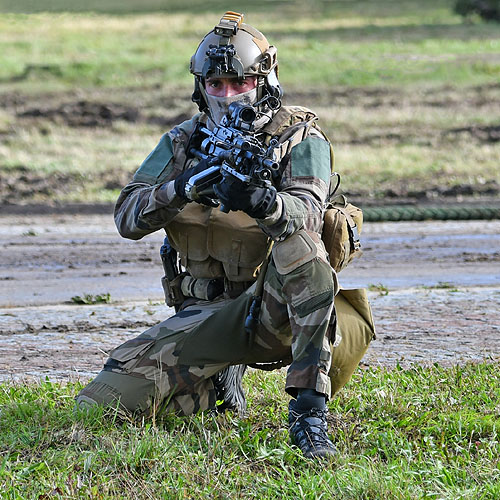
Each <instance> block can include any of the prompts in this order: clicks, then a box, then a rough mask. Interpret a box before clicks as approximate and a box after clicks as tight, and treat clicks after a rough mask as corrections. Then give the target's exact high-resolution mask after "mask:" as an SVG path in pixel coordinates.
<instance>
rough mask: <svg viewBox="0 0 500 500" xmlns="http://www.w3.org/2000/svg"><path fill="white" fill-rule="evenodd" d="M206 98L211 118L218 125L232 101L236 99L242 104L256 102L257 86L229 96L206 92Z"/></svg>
mask: <svg viewBox="0 0 500 500" xmlns="http://www.w3.org/2000/svg"><path fill="white" fill-rule="evenodd" d="M206 98H207V102H208V107H209V109H210V116H211V118H212V120H213V121H214V122H215V124H216V125H220V122H221V120H222V117H224V116H225V115H226V114H227V112H228V110H229V105H230V104H232V103H233V102H236V101H238V102H241V103H243V104H255V103H256V102H257V88H254V89H252V90H249V91H248V92H242V93H241V94H237V95H233V96H230V97H216V96H213V95H208V94H207V96H206Z"/></svg>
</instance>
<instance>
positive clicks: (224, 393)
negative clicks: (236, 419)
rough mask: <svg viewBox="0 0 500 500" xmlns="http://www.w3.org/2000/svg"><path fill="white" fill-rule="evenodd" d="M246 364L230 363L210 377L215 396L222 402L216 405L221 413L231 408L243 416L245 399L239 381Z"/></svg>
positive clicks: (245, 408) (245, 404)
mask: <svg viewBox="0 0 500 500" xmlns="http://www.w3.org/2000/svg"><path fill="white" fill-rule="evenodd" d="M246 369H247V365H230V366H228V367H227V368H224V370H222V371H220V372H219V373H217V374H216V375H214V376H213V377H212V380H213V382H214V388H215V397H216V399H217V401H222V404H220V405H218V406H217V411H219V412H221V413H223V412H225V411H226V410H232V411H234V412H236V413H238V415H239V416H240V417H244V416H245V412H246V410H247V401H246V399H245V393H244V392H243V386H242V385H241V381H242V380H243V375H244V373H245V371H246Z"/></svg>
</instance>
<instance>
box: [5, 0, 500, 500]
mask: <svg viewBox="0 0 500 500" xmlns="http://www.w3.org/2000/svg"><path fill="white" fill-rule="evenodd" d="M453 4H454V2H452V1H451V0H432V1H431V0H421V1H417V0H411V1H410V0H399V1H395V0H378V1H373V0H370V1H368V0H366V1H362V0H360V1H342V0H337V1H335V0H316V1H313V0H300V1H299V0H290V1H280V0H268V1H263V0H254V1H253V2H251V3H250V2H243V1H240V0H234V1H233V2H231V4H230V5H229V4H228V3H227V2H219V1H202V0H191V1H190V2H185V1H184V2H181V1H180V0H168V1H167V0H164V1H161V0H143V1H133V0H121V1H118V0H99V1H97V0H87V1H86V2H76V1H74V0H52V1H50V0H38V1H35V0H32V1H29V0H16V1H13V0H0V210H1V209H2V206H4V207H5V205H6V204H8V203H11V204H12V203H16V204H19V203H21V204H22V203H32V202H42V203H52V202H54V201H58V202H67V201H79V202H82V201H84V202H89V203H95V202H102V201H105V202H106V201H109V202H110V201H113V200H114V199H116V196H117V193H118V191H119V189H120V188H121V187H122V186H123V185H124V184H125V183H126V182H127V181H128V179H129V178H130V176H131V174H132V172H133V171H134V170H135V169H136V168H137V166H138V165H139V164H140V162H141V161H142V159H143V158H144V157H145V156H146V155H147V154H148V153H149V151H150V150H151V149H152V148H153V147H154V145H155V144H156V142H157V141H158V139H159V137H160V136H161V134H162V133H163V132H164V131H165V130H168V129H169V128H170V127H171V126H173V125H174V124H175V123H177V122H179V121H180V120H182V119H185V118H187V117H189V116H190V115H191V114H192V113H193V112H194V111H195V108H194V105H193V104H192V103H191V102H190V100H189V96H190V92H191V86H192V79H191V77H190V75H189V73H188V64H189V58H190V56H191V55H192V54H193V52H194V50H195V48H196V45H197V43H198V41H199V39H200V38H201V36H203V34H205V33H206V31H208V30H209V29H210V28H211V27H212V26H213V25H214V24H215V23H216V22H217V21H218V19H219V17H220V16H221V14H222V13H223V12H224V11H225V10H227V9H228V8H231V9H233V10H240V11H243V12H245V14H246V16H247V17H246V19H247V20H248V22H250V23H251V24H254V25H255V26H257V27H259V28H260V29H261V30H262V31H263V32H264V33H266V35H267V36H268V38H269V39H270V41H271V42H272V43H273V44H275V45H277V46H278V47H279V57H280V79H281V81H282V84H283V85H284V87H285V91H286V99H287V102H288V103H294V104H302V105H306V106H309V107H311V108H313V109H315V110H316V111H317V112H318V113H319V114H320V117H321V123H322V125H323V128H324V129H325V131H326V132H327V133H328V134H329V135H330V137H331V138H332V140H333V142H334V144H335V148H336V152H337V166H338V170H339V171H340V172H341V173H342V177H343V186H344V190H347V191H348V192H350V193H351V194H352V195H353V196H356V197H358V198H359V200H361V204H363V203H368V202H373V201H376V200H379V201H382V202H387V201H388V200H389V201H392V200H394V199H398V198H404V199H406V200H408V199H410V200H418V201H419V202H426V201H436V200H437V201H439V202H442V201H443V200H445V199H447V198H453V199H457V197H460V196H462V197H463V196H473V197H487V196H492V197H497V196H498V192H499V183H500V169H499V168H498V167H499V164H500V148H499V147H498V141H499V140H500V121H499V117H500V84H499V83H498V82H499V81H500V30H499V27H498V25H496V24H488V23H477V22H475V20H474V19H472V20H471V22H467V23H464V21H463V20H462V18H461V17H460V16H459V15H457V14H455V13H454V12H453ZM498 373H499V366H498V363H494V364H482V365H466V366H460V365H458V366H456V367H453V368H440V367H437V366H434V367H415V368H414V369H410V370H402V369H397V370H394V371H386V370H382V369H368V370H364V371H361V370H360V371H358V372H357V374H356V376H355V378H354V380H353V381H352V382H351V383H350V384H349V385H348V386H347V388H346V390H345V391H344V392H343V393H342V394H341V396H340V397H339V398H338V399H335V400H334V401H332V402H331V403H330V404H329V405H330V422H329V424H330V429H331V431H332V437H333V439H334V441H335V444H336V446H337V447H338V449H339V456H338V459H337V460H335V461H334V462H333V463H328V464H315V463H310V462H308V461H306V460H304V459H303V458H302V457H301V456H300V454H299V453H298V452H297V450H296V449H294V448H293V447H291V446H290V445H289V444H288V436H287V431H286V427H285V421H286V397H285V396H284V394H283V390H282V388H283V374H282V373H271V374H263V373H262V372H255V371H252V372H251V373H250V374H249V376H248V377H247V378H246V379H245V384H246V389H247V392H248V399H249V408H250V410H249V416H248V418H247V419H244V420H238V419H236V418H233V417H232V416H231V415H228V416H224V417H217V418H215V417H213V416H208V415H199V416H195V417H192V418H187V419H178V418H176V417H164V418H161V417H158V418H156V419H154V420H153V422H151V423H146V422H144V423H141V422H139V423H132V422H125V423H119V422H118V420H117V419H116V418H115V416H114V415H113V414H107V415H106V417H107V418H103V415H102V412H99V411H97V412H95V413H92V414H90V415H79V414H75V413H74V412H73V397H74V395H75V394H76V392H77V391H78V390H79V387H81V384H80V382H77V383H74V384H73V383H72V384H56V383H52V382H50V381H45V382H42V383H40V384H38V385H33V384H25V385H24V384H16V383H4V384H1V385H0V491H1V492H2V493H1V496H2V498H9V499H10V498H12V499H19V498H37V499H45V498H50V497H56V498H57V497H59V498H252V497H254V498H259V499H261V498H311V499H317V498H345V499H356V500H357V499H375V498H384V499H413V498H415V499H416V498H419V499H420V498H429V499H430V498H432V499H441V498H449V499H454V500H455V499H459V498H468V499H474V500H476V499H496V498H499V497H500V445H499V439H498V435H499V418H500V407H499V403H498V402H499V400H500V389H499V387H500V383H499V382H500V381H499V379H498Z"/></svg>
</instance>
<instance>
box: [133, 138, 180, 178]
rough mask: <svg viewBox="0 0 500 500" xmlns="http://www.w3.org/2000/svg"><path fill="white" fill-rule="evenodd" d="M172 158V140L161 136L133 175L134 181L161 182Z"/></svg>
mask: <svg viewBox="0 0 500 500" xmlns="http://www.w3.org/2000/svg"><path fill="white" fill-rule="evenodd" d="M173 157H174V148H173V145H172V139H171V137H170V136H169V135H168V134H165V135H163V137H162V138H161V140H160V142H159V143H158V145H157V146H156V148H154V149H153V151H151V153H149V155H148V156H147V158H146V159H145V160H144V161H143V162H142V165H141V166H140V167H139V169H138V170H137V172H136V173H135V175H134V180H135V181H139V182H147V183H148V184H156V183H157V182H160V181H161V178H162V177H163V176H162V174H163V173H164V171H165V169H166V167H167V165H168V164H169V162H170V160H171V159H172V158H173Z"/></svg>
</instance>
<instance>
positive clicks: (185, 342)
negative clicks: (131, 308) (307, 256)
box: [77, 259, 335, 415]
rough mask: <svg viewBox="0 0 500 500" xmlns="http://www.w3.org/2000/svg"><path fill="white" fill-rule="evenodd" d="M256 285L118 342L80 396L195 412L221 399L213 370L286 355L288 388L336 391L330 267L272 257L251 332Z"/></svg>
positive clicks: (138, 408) (142, 408) (129, 408)
mask: <svg viewBox="0 0 500 500" xmlns="http://www.w3.org/2000/svg"><path fill="white" fill-rule="evenodd" d="M254 288H255V285H253V286H252V287H250V288H249V289H248V290H247V291H246V292H244V293H243V294H241V295H240V296H239V297H238V298H236V299H224V298H220V299H219V300H215V301H212V302H208V301H199V302H198V303H196V304H193V305H191V306H189V307H186V308H185V309H184V310H182V311H180V312H179V313H177V314H176V315H174V316H172V317H170V318H168V319H167V320H165V321H163V322H161V323H160V324H158V325H156V326H154V327H152V328H150V329H149V330H146V331H145V332H144V333H142V334H141V335H140V336H139V337H137V338H134V339H132V340H129V341H127V342H125V343H124V344H122V345H121V346H119V347H117V348H116V349H114V350H113V351H112V352H111V353H110V357H109V359H108V360H107V362H106V364H105V366H104V369H103V370H102V371H101V373H100V374H99V375H98V376H97V377H96V379H94V381H92V382H91V383H90V384H89V385H88V386H87V387H85V388H84V389H83V390H82V391H81V392H80V394H79V395H78V398H77V400H78V401H79V402H82V403H85V402H86V403H89V404H93V403H98V404H102V405H113V404H119V405H120V406H121V408H122V409H123V410H125V411H126V412H127V413H132V414H134V415H151V414H152V413H158V412H159V411H167V412H175V413H177V414H180V415H189V414H191V413H196V412H197V411H200V410H206V409H209V408H214V407H215V392H214V386H213V381H212V380H211V377H212V376H213V375H215V374H216V373H218V372H219V371H220V370H222V369H223V368H225V367H226V366H228V365H229V364H242V363H244V364H249V363H258V362H260V363H261V362H275V361H282V360H288V361H291V363H290V366H289V368H288V374H287V380H286V387H285V389H286V391H287V392H289V393H290V394H292V395H293V394H295V393H296V390H297V388H312V389H316V390H317V391H318V392H321V393H324V394H327V395H330V379H329V376H328V373H329V369H330V363H331V352H330V340H331V337H332V327H333V326H334V323H335V322H334V321H332V318H333V317H334V311H335V309H334V304H333V296H334V279H333V272H332V269H331V267H330V266H329V265H328V264H327V263H325V262H323V261H322V260H320V259H314V260H312V261H309V262H307V263H305V264H303V265H302V266H300V267H299V268H297V269H296V270H295V271H293V272H292V273H289V274H287V275H285V276H284V275H282V274H280V273H278V272H277V270H276V267H275V266H274V264H273V263H272V262H271V264H270V265H269V266H268V269H267V273H266V280H265V284H264V292H263V301H262V303H263V307H262V312H261V316H260V323H259V325H258V326H257V327H256V328H255V331H254V332H252V333H251V334H248V333H247V332H246V331H245V328H244V323H245V318H246V316H247V314H248V309H249V306H250V302H251V300H252V293H253V291H254ZM305 290H307V293H304V291H305Z"/></svg>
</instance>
